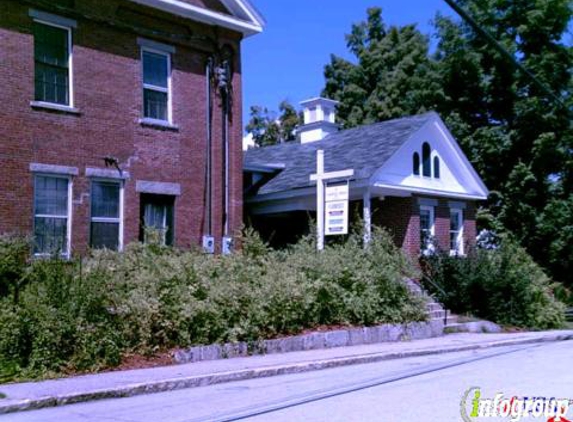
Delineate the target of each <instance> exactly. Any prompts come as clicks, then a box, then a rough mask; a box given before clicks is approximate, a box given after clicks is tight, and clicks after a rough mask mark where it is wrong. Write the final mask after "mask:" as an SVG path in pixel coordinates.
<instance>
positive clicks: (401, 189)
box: [372, 183, 487, 201]
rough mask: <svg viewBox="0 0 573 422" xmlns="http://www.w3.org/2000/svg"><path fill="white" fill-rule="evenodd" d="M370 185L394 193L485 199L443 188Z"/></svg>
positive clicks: (383, 184)
mask: <svg viewBox="0 0 573 422" xmlns="http://www.w3.org/2000/svg"><path fill="white" fill-rule="evenodd" d="M372 186H373V187H375V188H381V189H388V190H390V191H395V192H396V193H404V192H407V193H409V194H419V195H427V196H438V197H440V198H452V199H468V200H474V201H483V200H486V199H487V196H482V195H473V194H467V193H459V192H448V191H443V190H435V189H426V188H419V187H404V186H396V185H390V184H385V183H374V184H373V185H372Z"/></svg>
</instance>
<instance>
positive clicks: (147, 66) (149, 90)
mask: <svg viewBox="0 0 573 422" xmlns="http://www.w3.org/2000/svg"><path fill="white" fill-rule="evenodd" d="M141 61H142V65H143V117H144V118H147V119H153V120H159V121H164V122H169V123H170V122H171V54H170V53H168V52H163V51H160V50H153V49H150V48H148V47H143V48H142V50H141Z"/></svg>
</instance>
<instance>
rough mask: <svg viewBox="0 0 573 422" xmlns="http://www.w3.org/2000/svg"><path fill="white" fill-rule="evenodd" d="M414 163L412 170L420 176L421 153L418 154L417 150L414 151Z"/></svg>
mask: <svg viewBox="0 0 573 422" xmlns="http://www.w3.org/2000/svg"><path fill="white" fill-rule="evenodd" d="M412 161H413V163H412V167H413V168H412V170H413V172H414V175H415V176H419V175H420V154H418V153H417V152H415V153H414V157H413V160H412Z"/></svg>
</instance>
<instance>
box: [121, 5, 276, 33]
mask: <svg viewBox="0 0 573 422" xmlns="http://www.w3.org/2000/svg"><path fill="white" fill-rule="evenodd" d="M131 1H133V2H134V3H139V4H142V5H144V6H148V7H152V8H154V9H158V10H162V11H164V12H167V13H172V14H174V15H178V16H181V17H183V18H187V19H192V20H195V21H198V22H202V23H206V24H208V25H214V26H221V27H223V28H227V29H232V30H234V31H238V32H240V33H242V34H243V35H244V36H245V37H248V36H250V35H255V34H258V33H260V32H262V31H263V27H264V25H265V22H264V20H263V19H262V17H261V16H260V15H259V14H258V13H256V12H255V9H254V7H252V6H251V5H250V4H249V3H248V2H247V1H246V0H227V1H224V2H223V3H224V5H225V6H226V7H227V8H228V9H229V11H230V12H231V13H233V14H234V16H231V15H225V14H223V13H219V12H215V11H213V10H209V9H205V8H203V7H198V6H194V5H192V4H189V3H187V2H184V1H181V0H131Z"/></svg>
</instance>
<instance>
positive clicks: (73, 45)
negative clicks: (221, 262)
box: [0, 0, 264, 256]
mask: <svg viewBox="0 0 573 422" xmlns="http://www.w3.org/2000/svg"><path fill="white" fill-rule="evenodd" d="M0 11H1V13H0V82H1V83H2V89H1V90H0V102H1V103H2V107H1V108H0V121H1V122H2V123H1V125H2V127H1V129H0V160H1V163H2V165H1V167H0V233H7V232H9V233H12V232H18V233H24V234H27V233H33V234H34V238H35V248H34V249H35V250H34V252H35V253H36V254H40V255H41V254H49V253H54V252H55V251H60V252H61V253H62V254H63V255H65V256H69V255H70V254H74V253H83V252H84V251H86V250H87V249H88V247H90V246H91V247H102V246H105V247H108V248H112V249H120V250H121V248H122V247H123V245H125V244H127V243H129V242H132V241H137V240H144V239H145V235H146V233H148V231H147V230H145V228H146V227H149V228H154V229H155V230H156V231H157V233H159V236H160V239H161V241H163V242H164V243H166V244H173V245H177V246H180V247H189V246H191V245H201V242H202V240H205V241H206V242H207V243H208V245H207V246H211V242H210V241H211V240H212V241H214V242H213V244H214V245H215V247H216V249H217V250H220V249H221V248H222V247H223V245H228V244H229V243H228V242H229V239H230V238H231V237H232V235H233V234H234V232H235V230H236V229H237V228H238V227H239V226H240V225H241V223H242V151H241V137H242V136H241V135H242V122H241V112H242V110H241V108H242V104H241V54H240V51H241V50H240V46H241V40H242V39H243V38H245V37H247V36H250V35H253V34H256V33H258V32H261V30H262V27H263V25H264V22H263V20H262V18H261V17H260V15H259V14H258V13H257V12H256V11H255V10H254V9H253V7H252V6H251V5H250V4H249V3H248V2H247V1H245V0H106V1H105V2H103V1H98V0H49V1H48V0H36V1H33V0H30V1H29V0H0ZM224 238H225V240H224Z"/></svg>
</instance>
